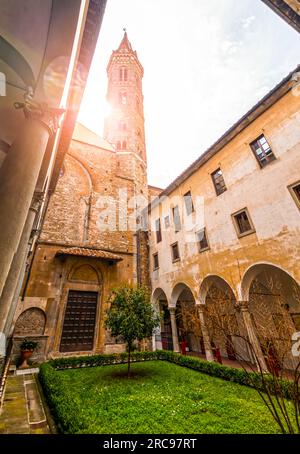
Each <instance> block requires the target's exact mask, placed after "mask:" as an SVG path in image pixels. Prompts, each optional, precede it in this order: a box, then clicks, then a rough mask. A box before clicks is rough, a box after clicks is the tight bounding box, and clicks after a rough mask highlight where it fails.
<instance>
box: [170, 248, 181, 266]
mask: <svg viewBox="0 0 300 454" xmlns="http://www.w3.org/2000/svg"><path fill="white" fill-rule="evenodd" d="M171 249H172V261H173V262H177V261H178V260H180V255H179V248H178V243H174V244H172V245H171Z"/></svg>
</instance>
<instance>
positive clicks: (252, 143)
mask: <svg viewBox="0 0 300 454" xmlns="http://www.w3.org/2000/svg"><path fill="white" fill-rule="evenodd" d="M262 138H264V139H265V141H266V143H267V144H268V147H269V148H268V150H267V151H271V154H270V156H268V155H267V153H266V150H263V151H264V153H265V158H266V162H265V164H263V161H261V160H260V158H259V156H258V154H257V152H256V150H257V149H258V148H255V144H256V143H257V142H258V141H259V140H261V139H262ZM249 146H250V148H251V150H252V153H253V155H254V156H255V159H256V161H257V162H258V165H259V167H260V169H264V168H265V167H267V166H268V165H269V164H270V163H271V162H274V161H276V160H277V157H276V156H275V154H274V152H273V147H272V144H271V142H270V140H269V139H268V138H267V136H266V135H265V131H262V133H261V134H259V135H258V136H257V137H256V138H255V139H254V140H252V141H251V142H250V143H249ZM262 146H263V145H262ZM260 148H261V147H260Z"/></svg>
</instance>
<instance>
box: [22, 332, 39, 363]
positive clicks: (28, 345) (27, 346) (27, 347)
mask: <svg viewBox="0 0 300 454" xmlns="http://www.w3.org/2000/svg"><path fill="white" fill-rule="evenodd" d="M37 346H38V343H37V342H35V341H31V340H28V339H24V340H23V342H22V344H21V345H20V349H21V366H20V369H26V368H28V367H29V366H28V363H27V360H28V359H29V358H30V357H31V356H32V353H33V352H34V350H35V348H36V347H37Z"/></svg>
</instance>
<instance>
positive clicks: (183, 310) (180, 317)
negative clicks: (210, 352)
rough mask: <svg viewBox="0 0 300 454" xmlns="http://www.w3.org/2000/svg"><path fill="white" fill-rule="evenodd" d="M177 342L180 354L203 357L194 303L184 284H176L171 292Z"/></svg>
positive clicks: (198, 321) (203, 349)
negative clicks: (201, 355) (193, 354)
mask: <svg viewBox="0 0 300 454" xmlns="http://www.w3.org/2000/svg"><path fill="white" fill-rule="evenodd" d="M171 299H172V304H173V305H175V307H176V310H175V317H176V325H177V332H178V341H179V347H180V351H181V352H182V353H185V352H188V353H196V354H203V355H205V346H204V340H203V336H202V329H201V324H200V320H199V316H198V312H197V307H196V301H195V298H194V295H193V293H192V291H191V289H190V288H189V287H188V286H187V285H186V284H184V283H179V284H177V285H176V286H175V287H174V289H173V292H172V298H171Z"/></svg>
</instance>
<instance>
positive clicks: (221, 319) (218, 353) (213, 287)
mask: <svg viewBox="0 0 300 454" xmlns="http://www.w3.org/2000/svg"><path fill="white" fill-rule="evenodd" d="M200 300H201V302H202V303H204V310H203V313H204V317H205V323H206V327H207V331H208V334H209V338H210V342H211V347H212V349H213V352H214V356H215V359H216V360H218V361H220V362H221V361H222V358H227V359H229V360H236V359H244V360H248V359H249V353H248V349H247V347H246V343H245V342H243V340H242V334H245V335H246V333H244V326H243V322H242V318H241V315H240V314H239V313H238V312H237V311H236V297H235V294H234V292H233V290H232V288H231V287H230V285H229V284H228V283H227V282H226V281H225V280H224V279H223V278H221V277H219V276H215V275H214V276H207V277H206V278H205V279H204V280H203V282H202V284H201V287H200Z"/></svg>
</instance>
